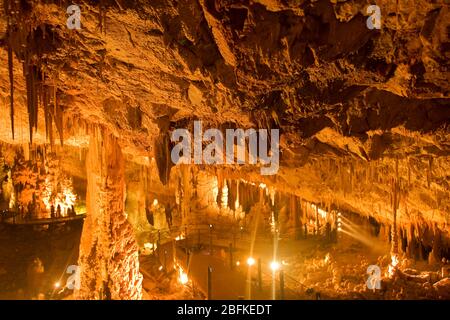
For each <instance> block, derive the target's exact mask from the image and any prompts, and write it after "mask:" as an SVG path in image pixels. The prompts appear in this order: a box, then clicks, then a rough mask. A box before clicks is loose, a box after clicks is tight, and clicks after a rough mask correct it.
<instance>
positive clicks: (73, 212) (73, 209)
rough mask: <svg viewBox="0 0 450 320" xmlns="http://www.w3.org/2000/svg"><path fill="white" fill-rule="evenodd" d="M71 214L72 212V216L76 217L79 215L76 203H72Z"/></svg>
mask: <svg viewBox="0 0 450 320" xmlns="http://www.w3.org/2000/svg"><path fill="white" fill-rule="evenodd" d="M71 214H72V217H75V216H76V215H77V213H76V212H75V206H74V205H72V210H71Z"/></svg>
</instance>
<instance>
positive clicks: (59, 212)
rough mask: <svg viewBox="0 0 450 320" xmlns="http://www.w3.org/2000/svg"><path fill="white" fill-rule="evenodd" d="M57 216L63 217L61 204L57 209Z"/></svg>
mask: <svg viewBox="0 0 450 320" xmlns="http://www.w3.org/2000/svg"><path fill="white" fill-rule="evenodd" d="M56 217H57V218H61V206H60V205H59V204H58V208H57V209H56Z"/></svg>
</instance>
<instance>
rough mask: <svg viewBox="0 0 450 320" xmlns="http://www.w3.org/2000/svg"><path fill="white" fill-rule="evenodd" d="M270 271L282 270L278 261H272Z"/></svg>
mask: <svg viewBox="0 0 450 320" xmlns="http://www.w3.org/2000/svg"><path fill="white" fill-rule="evenodd" d="M270 269H272V271H277V270H279V269H280V263H279V262H278V261H272V262H271V263H270Z"/></svg>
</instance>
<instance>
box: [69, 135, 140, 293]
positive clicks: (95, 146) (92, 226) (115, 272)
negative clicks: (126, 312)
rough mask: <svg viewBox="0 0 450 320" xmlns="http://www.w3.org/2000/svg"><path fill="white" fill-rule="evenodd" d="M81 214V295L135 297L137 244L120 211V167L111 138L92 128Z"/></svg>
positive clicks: (137, 286)
mask: <svg viewBox="0 0 450 320" xmlns="http://www.w3.org/2000/svg"><path fill="white" fill-rule="evenodd" d="M86 169H87V185H88V186H87V196H86V202H87V218H86V220H85V222H84V226H83V233H82V236H81V243H80V258H79V266H80V268H81V274H80V281H81V287H80V289H79V291H78V292H77V297H78V298H81V299H141V298H142V275H141V274H140V273H139V259H138V247H137V245H136V241H135V239H134V235H133V230H132V228H131V226H130V224H129V223H128V221H127V220H126V217H125V214H124V168H123V157H122V152H121V148H120V146H119V144H118V141H117V139H116V138H115V137H113V136H112V135H110V134H108V133H107V132H105V131H104V129H100V128H94V129H93V132H92V134H91V140H90V144H89V153H88V157H87V159H86Z"/></svg>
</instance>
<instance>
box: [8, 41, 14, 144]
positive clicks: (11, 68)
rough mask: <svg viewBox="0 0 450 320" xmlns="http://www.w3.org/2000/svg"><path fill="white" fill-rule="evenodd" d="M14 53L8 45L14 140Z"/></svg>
mask: <svg viewBox="0 0 450 320" xmlns="http://www.w3.org/2000/svg"><path fill="white" fill-rule="evenodd" d="M13 63H14V62H13V51H12V48H11V46H10V45H8V71H9V86H10V89H9V95H10V100H9V101H10V115H11V134H12V138H13V140H14V138H15V135H14V65H13Z"/></svg>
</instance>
